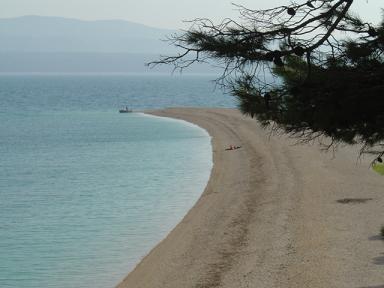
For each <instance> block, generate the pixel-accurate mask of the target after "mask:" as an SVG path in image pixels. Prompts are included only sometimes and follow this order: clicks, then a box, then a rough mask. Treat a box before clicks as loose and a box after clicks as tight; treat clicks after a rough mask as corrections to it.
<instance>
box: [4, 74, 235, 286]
mask: <svg viewBox="0 0 384 288" xmlns="http://www.w3.org/2000/svg"><path fill="white" fill-rule="evenodd" d="M71 77H72V78H71ZM71 77H69V78H68V77H64V78H60V77H59V78H55V77H53V78H50V77H47V76H44V77H43V76H39V77H27V76H23V77H21V78H20V77H19V78H18V77H9V76H7V77H0V82H1V84H2V87H3V88H4V87H5V88H4V89H3V90H2V91H1V92H0V102H1V107H2V108H1V109H2V110H1V111H0V112H1V113H0V120H1V121H0V133H1V138H0V155H1V167H0V170H1V172H0V255H1V257H0V287H12V288H13V287H84V288H85V287H113V286H114V285H116V284H117V283H118V281H119V280H121V279H122V278H123V277H124V276H125V275H126V273H127V272H128V271H129V270H130V269H132V268H133V267H134V265H135V264H136V263H137V262H138V260H140V258H141V257H143V256H144V255H145V254H146V253H147V252H149V250H150V249H151V248H152V247H153V246H154V245H155V244H156V243H158V242H159V241H160V240H161V239H162V238H163V237H165V236H166V234H167V233H168V232H169V231H170V229H172V228H173V227H174V226H175V225H176V224H177V223H178V222H179V221H180V220H181V218H182V217H183V216H184V215H185V213H186V212H187V211H188V210H189V209H190V208H191V207H192V205H193V204H194V203H195V202H196V200H197V199H198V197H199V196H200V194H201V192H202V191H203V189H204V187H205V185H206V183H207V181H208V178H209V173H210V169H211V167H212V155H211V146H210V137H209V135H208V134H207V133H206V132H205V131H204V130H202V129H200V128H199V127H197V126H194V125H192V124H189V123H187V122H183V121H177V120H172V119H167V118H159V117H154V116H148V115H145V114H142V113H129V114H119V113H117V110H115V109H114V108H115V107H116V103H117V102H120V103H121V102H125V103H124V104H126V103H127V102H129V99H130V98H129V97H130V96H129V93H128V94H127V95H125V94H124V93H127V92H126V91H127V89H125V88H124V89H122V88H121V87H129V85H128V84H127V82H128V83H131V84H130V85H131V87H132V89H131V90H130V91H133V90H134V91H136V90H135V89H139V88H137V87H135V86H134V84H132V82H130V81H131V80H132V79H124V77H122V78H109V79H107V80H105V79H104V80H103V78H98V77H96V78H94V79H92V77H88V78H76V77H75V76H71ZM202 80H203V79H201V78H200V79H196V78H194V79H190V82H188V81H187V80H183V81H184V82H183V83H184V84H183V85H184V86H185V85H186V83H187V84H188V83H189V84H188V85H196V83H197V84H198V83H199V81H200V82H202V83H206V82H205V81H208V79H204V81H202ZM103 81H104V84H103ZM105 81H106V82H105ZM134 81H136V82H137V83H141V84H140V85H145V83H146V82H147V81H148V79H143V80H142V81H143V82H140V81H139V80H138V79H137V78H135V79H134ZM153 81H155V82H156V81H159V79H155V80H153ZM167 81H168V80H167ZM173 81H174V80H173ZM160 82H164V81H159V83H160ZM118 83H120V86H119V85H118ZM191 83H194V84H191ZM103 85H104V86H103ZM126 85H128V86H126ZM176 86H177V87H180V86H182V85H181V84H180V86H178V85H176ZM65 87H67V89H64V88H65ZM92 87H93V88H92ZM95 87H98V89H96V88H95ZM102 87H104V88H102ZM108 87H109V88H111V89H110V90H108V89H107V88H108ZM116 87H117V88H118V89H122V90H120V92H121V94H119V93H118V92H117V90H118V89H117V90H116ZM119 87H120V88H119ZM207 87H211V86H207ZM92 89H95V90H92ZM100 89H102V90H103V89H104V90H103V91H109V92H108V93H107V92H104V95H103V96H101V95H98V96H97V95H96V96H95V94H93V92H92V93H90V92H89V91H100ZM153 89H156V86H154V88H153ZM167 89H170V88H169V87H168V88H167ZM185 89H187V90H188V91H190V90H191V87H190V86H189V87H185ZM157 90H159V89H158V88H157ZM60 91H61V92H60ZM76 91H77V92H76ZM115 93H116V94H115ZM199 93H201V91H199ZM206 93H208V90H207V91H206ZM123 94H124V95H125V96H124V95H123ZM155 94H156V91H152V92H151V93H150V95H155ZM178 94H183V92H182V91H181V92H180V91H173V94H172V93H171V94H170V96H169V97H168V100H167V97H165V96H164V95H163V96H162V99H163V100H162V101H161V103H160V104H159V103H157V104H155V102H156V101H155V100H153V98H152V97H150V96H149V95H148V94H145V93H142V95H144V96H142V99H141V101H138V100H137V101H138V102H136V103H140V107H141V108H162V107H163V105H164V107H165V106H173V105H172V104H175V105H174V106H176V105H179V103H180V104H181V105H182V104H183V103H182V102H183V100H182V99H184V101H189V103H190V106H193V101H194V100H193V97H191V96H188V97H186V96H185V95H184V96H181V98H179V99H178V100H177V101H176V102H177V103H175V101H174V100H172V99H173V98H174V97H176V96H175V95H178ZM172 95H173V96H172ZM119 97H122V98H124V97H125V98H124V99H125V101H121V100H117V99H120V98H119ZM132 97H133V96H132ZM183 97H184V98H183ZM219 97H221V96H219ZM189 98H190V99H191V100H187V99H189ZM132 99H133V98H132ZM135 101H136V100H135ZM167 101H168V102H167ZM215 101H217V99H216V100H215ZM222 101H223V102H221V103H225V101H226V100H224V97H223V98H222ZM131 102H134V101H133V100H132V101H131ZM211 104H212V105H215V104H214V103H211ZM137 105H138V106H139V104H137ZM207 105H208V106H209V103H208V104H207ZM223 105H224V106H228V107H230V106H231V102H227V104H223ZM118 108H119V107H117V109H118Z"/></svg>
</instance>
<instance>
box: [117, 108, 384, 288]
mask: <svg viewBox="0 0 384 288" xmlns="http://www.w3.org/2000/svg"><path fill="white" fill-rule="evenodd" d="M151 113H153V114H155V115H157V116H165V117H170V118H177V119H182V120H185V121H188V122H192V123H194V124H196V125H198V126H200V127H202V128H203V129H205V130H206V131H208V133H209V134H210V135H211V137H212V150H213V168H212V171H211V177H210V178H209V181H208V184H207V186H206V188H205V190H204V192H203V193H202V195H201V196H200V198H199V200H198V201H197V202H196V203H195V205H194V206H193V207H192V208H191V209H190V210H189V211H188V213H187V214H186V215H185V217H184V218H183V220H182V221H181V222H180V223H179V224H178V225H177V226H176V227H175V228H174V229H173V230H172V231H171V232H170V233H169V234H168V235H167V237H166V238H165V239H164V240H163V241H161V242H160V243H159V244H157V245H156V246H155V247H154V248H153V249H152V250H151V251H150V253H148V254H147V255H146V256H145V257H144V258H143V259H142V261H141V262H140V263H139V264H138V265H137V266H136V268H135V269H134V270H132V271H131V272H130V273H129V274H128V275H127V276H126V278H125V279H124V280H123V281H122V282H120V283H119V284H118V286H117V287H119V288H120V287H129V288H155V287H161V288H180V287H183V288H184V287H185V288H188V287H191V288H192V287H193V288H196V287H199V288H203V287H228V288H229V287H244V288H245V287H260V288H262V287H265V288H267V287H268V288H271V287H273V288H278V287H308V286H311V287H315V288H323V287H379V286H377V285H378V284H379V285H382V284H383V283H384V279H383V277H382V269H381V268H382V266H380V265H382V256H380V255H382V242H381V241H372V240H377V234H378V231H379V228H378V227H381V225H382V223H381V221H380V219H383V217H384V215H383V210H382V207H383V206H384V197H383V196H382V178H380V176H378V175H376V173H373V172H372V171H370V170H369V169H367V167H369V162H370V160H369V159H360V162H359V163H356V157H357V156H356V155H358V154H357V153H358V148H356V147H353V146H348V147H345V148H343V149H340V150H339V151H338V152H337V157H336V158H335V157H334V155H333V153H332V152H330V153H329V154H325V153H324V152H322V150H321V149H320V148H321V146H320V145H312V146H309V145H293V144H295V140H292V139H289V138H288V137H285V136H281V137H271V135H270V132H269V131H266V130H264V129H262V128H261V127H260V125H259V124H258V123H257V122H256V121H255V120H254V119H251V118H249V117H245V116H244V115H242V114H241V113H240V112H239V111H237V110H236V109H222V108H169V109H164V110H157V111H153V112H152V111H151ZM229 145H236V146H237V145H238V146H240V147H241V148H240V149H237V150H233V151H226V149H225V148H227V147H228V146H229ZM341 180H342V181H341ZM346 197H348V198H353V199H360V198H361V197H364V198H367V199H370V200H369V201H366V202H364V203H362V204H356V205H358V206H355V205H352V204H340V203H341V202H338V201H337V200H339V199H345V198H346ZM380 215H382V216H383V217H380ZM356 247H358V249H356ZM350 251H354V253H350ZM372 285H373V286H372Z"/></svg>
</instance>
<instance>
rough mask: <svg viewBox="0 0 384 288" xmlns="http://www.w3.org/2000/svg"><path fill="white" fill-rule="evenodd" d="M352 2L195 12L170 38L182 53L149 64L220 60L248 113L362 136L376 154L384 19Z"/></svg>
mask: <svg viewBox="0 0 384 288" xmlns="http://www.w3.org/2000/svg"><path fill="white" fill-rule="evenodd" d="M354 1H357V0H312V1H303V2H302V3H292V4H289V5H288V6H281V7H277V8H273V9H268V10H251V9H247V8H245V7H241V6H238V8H239V13H240V20H239V21H238V22H236V21H234V20H232V19H227V20H225V21H223V22H222V23H221V24H219V25H215V24H213V23H212V22H211V21H210V20H208V19H197V20H195V21H194V22H193V25H192V27H191V28H190V30H189V31H187V32H185V33H184V34H182V35H175V36H174V37H173V38H172V39H171V40H172V41H173V43H174V44H175V45H176V46H178V47H180V48H181V49H182V51H183V53H181V54H179V55H176V56H171V57H164V58H162V59H160V60H159V61H157V62H154V63H152V64H159V63H162V64H164V63H165V64H173V65H175V68H180V69H183V68H185V67H187V66H189V65H191V64H192V63H194V62H201V61H206V60H209V59H214V60H216V61H218V62H219V63H220V64H221V65H223V71H224V72H223V75H222V77H220V78H219V79H218V83H220V84H222V85H223V86H224V87H226V88H227V89H230V91H231V92H232V94H233V95H234V96H235V97H237V98H238V99H239V107H240V109H241V111H242V112H243V113H245V114H248V115H250V116H252V117H255V118H257V119H258V120H259V121H260V122H261V123H262V124H263V125H270V124H273V127H277V128H278V129H283V130H284V131H286V132H289V133H291V134H292V135H295V136H298V137H300V139H302V140H303V141H311V140H313V139H317V138H319V137H322V136H327V137H329V139H331V142H332V144H331V145H333V144H337V143H339V142H343V143H348V144H355V143H361V144H362V147H363V148H362V152H369V153H375V154H377V155H376V157H377V159H379V157H380V156H382V155H383V154H384V151H383V140H384V57H383V52H384V22H383V23H381V24H380V25H377V26H374V25H373V24H371V23H366V22H364V21H363V20H361V19H359V18H358V17H357V16H355V15H352V14H351V13H350V12H349V11H350V9H351V7H353V3H354ZM287 2H288V1H287ZM270 75H272V77H270ZM278 79H282V81H281V80H278Z"/></svg>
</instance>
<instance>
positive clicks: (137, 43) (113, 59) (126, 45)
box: [0, 16, 211, 73]
mask: <svg viewBox="0 0 384 288" xmlns="http://www.w3.org/2000/svg"><path fill="white" fill-rule="evenodd" d="M175 33H178V31H176V30H166V29H158V28H153V27H148V26H145V25H142V24H137V23H132V22H128V21H122V20H99V21H82V20H76V19H68V18H60V17H42V16H23V17H17V18H7V19H5V18H3V19H0V43H1V44H0V73H30V72H37V73H40V72H43V73H49V72H55V73H56V72H57V73H61V72H63V73H71V72H76V73H77V72H79V73H81V72H84V73H99V72H101V73H110V72H111V73H113V72H117V73H125V72H140V73H141V72H168V73H169V71H171V69H172V68H171V67H162V68H159V69H155V70H151V71H149V68H148V67H145V65H144V64H145V63H147V62H149V61H153V60H157V59H158V58H159V55H160V54H163V55H169V54H174V53H176V49H175V48H174V47H173V46H171V45H169V43H168V42H165V41H162V40H164V39H166V37H167V36H170V35H172V34H175ZM188 71H189V72H194V73H199V72H211V70H210V68H208V66H207V65H202V66H197V67H193V68H191V69H190V70H188Z"/></svg>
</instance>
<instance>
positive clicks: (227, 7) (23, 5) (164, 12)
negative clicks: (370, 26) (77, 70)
mask: <svg viewBox="0 0 384 288" xmlns="http://www.w3.org/2000/svg"><path fill="white" fill-rule="evenodd" d="M298 1H300V0H298ZM232 2H234V3H237V4H241V5H244V6H246V7H248V8H252V9H260V8H270V7H271V6H276V5H284V4H287V3H290V0H234V1H232ZM354 6H355V10H357V11H358V12H359V13H360V14H361V16H364V17H365V18H368V19H370V21H372V22H377V21H379V19H380V17H381V10H380V8H381V7H382V8H384V0H355V3H354ZM23 15H43V16H63V17H71V18H78V19H84V20H97V19H124V20H129V21H133V22H137V23H142V24H146V25H150V26H154V27H161V28H176V29H178V28H185V27H187V26H185V24H183V23H182V21H183V20H191V19H194V18H197V17H208V18H210V19H212V20H214V21H215V22H218V21H219V20H221V19H223V18H225V17H232V18H235V17H236V15H237V12H236V9H235V7H233V6H232V5H231V1H227V0H189V1H186V0H0V18H7V17H15V16H23Z"/></svg>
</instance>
